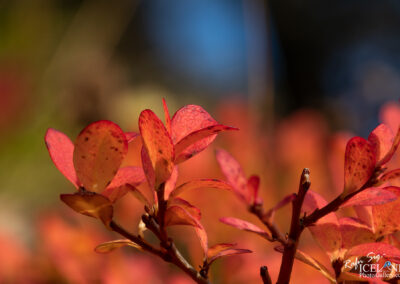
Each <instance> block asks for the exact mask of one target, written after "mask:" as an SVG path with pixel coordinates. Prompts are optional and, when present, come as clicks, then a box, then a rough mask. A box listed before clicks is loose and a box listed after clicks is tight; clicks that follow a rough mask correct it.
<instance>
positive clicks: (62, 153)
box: [45, 128, 80, 188]
mask: <svg viewBox="0 0 400 284" xmlns="http://www.w3.org/2000/svg"><path fill="white" fill-rule="evenodd" d="M45 142H46V147H47V150H48V151H49V154H50V157H51V159H52V161H53V163H54V164H55V165H56V167H57V169H58V170H59V171H60V172H61V173H62V174H63V175H64V176H65V177H66V178H67V179H68V180H69V181H70V182H72V184H73V185H74V186H75V187H76V188H78V187H79V185H80V182H79V181H78V178H77V176H76V172H75V168H74V163H73V154H74V144H73V143H72V142H71V140H70V139H69V138H68V136H67V135H65V134H64V133H62V132H60V131H57V130H55V129H52V128H49V129H48V130H47V132H46V135H45Z"/></svg>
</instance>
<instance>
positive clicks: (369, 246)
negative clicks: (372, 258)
mask: <svg viewBox="0 0 400 284" xmlns="http://www.w3.org/2000/svg"><path fill="white" fill-rule="evenodd" d="M371 252H373V253H374V254H375V255H381V256H383V257H384V258H385V259H389V260H394V261H395V262H396V263H398V262H399V261H400V250H399V249H398V248H396V247H394V246H392V245H389V244H385V243H366V244H361V245H358V246H355V247H352V248H351V249H349V250H348V251H347V253H346V255H345V259H347V258H349V257H351V256H367V255H368V254H370V253H371Z"/></svg>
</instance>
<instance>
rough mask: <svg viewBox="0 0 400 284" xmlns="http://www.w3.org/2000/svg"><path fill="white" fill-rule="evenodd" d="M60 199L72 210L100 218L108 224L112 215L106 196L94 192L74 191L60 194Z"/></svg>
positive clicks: (110, 205) (111, 208)
mask: <svg viewBox="0 0 400 284" xmlns="http://www.w3.org/2000/svg"><path fill="white" fill-rule="evenodd" d="M60 198H61V201H63V202H64V203H65V204H67V205H68V206H69V207H70V208H72V209H73V210H74V211H76V212H78V213H80V214H83V215H86V216H90V217H94V218H97V219H100V220H101V221H102V222H103V223H104V224H105V225H106V226H108V225H109V224H110V222H111V220H112V217H113V206H112V204H111V202H110V200H108V198H107V197H105V196H103V195H100V194H97V193H94V192H76V193H74V194H61V195H60Z"/></svg>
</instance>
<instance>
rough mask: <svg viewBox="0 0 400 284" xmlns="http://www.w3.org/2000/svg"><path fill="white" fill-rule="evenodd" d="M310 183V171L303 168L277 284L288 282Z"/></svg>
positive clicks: (301, 229)
mask: <svg viewBox="0 0 400 284" xmlns="http://www.w3.org/2000/svg"><path fill="white" fill-rule="evenodd" d="M310 185H311V182H310V171H309V169H307V168H305V169H304V170H303V172H302V174H301V177H300V185H299V191H298V194H297V196H296V198H295V199H294V200H293V203H292V220H291V224H290V231H289V239H288V242H287V243H286V244H285V247H284V251H283V256H282V263H281V268H280V271H279V276H278V282H277V284H288V283H289V281H290V275H291V273H292V269H293V263H294V257H295V255H296V250H297V246H298V244H299V238H300V235H301V233H302V232H303V229H304V225H303V222H301V218H300V215H301V207H302V206H303V202H304V197H305V196H306V193H307V191H308V189H309V188H310Z"/></svg>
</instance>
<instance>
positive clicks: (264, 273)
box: [260, 266, 272, 284]
mask: <svg viewBox="0 0 400 284" xmlns="http://www.w3.org/2000/svg"><path fill="white" fill-rule="evenodd" d="M260 276H261V279H262V281H263V283H264V284H272V281H271V277H270V276H269V273H268V267H266V266H261V267H260Z"/></svg>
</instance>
